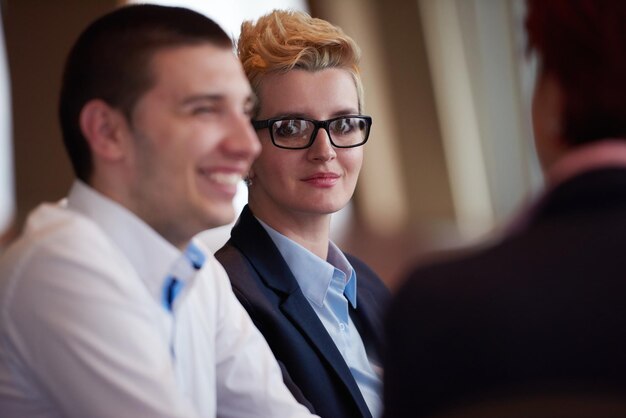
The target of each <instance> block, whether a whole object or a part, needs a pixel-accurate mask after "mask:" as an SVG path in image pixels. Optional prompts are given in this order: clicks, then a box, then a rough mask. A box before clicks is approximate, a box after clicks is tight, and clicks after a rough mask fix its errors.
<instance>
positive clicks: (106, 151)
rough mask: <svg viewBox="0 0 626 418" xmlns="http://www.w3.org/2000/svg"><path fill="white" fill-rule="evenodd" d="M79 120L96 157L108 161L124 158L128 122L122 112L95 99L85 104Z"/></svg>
mask: <svg viewBox="0 0 626 418" xmlns="http://www.w3.org/2000/svg"><path fill="white" fill-rule="evenodd" d="M79 122H80V129H81V131H82V133H83V136H84V137H85V139H86V140H87V143H88V144H89V147H90V148H91V152H92V154H93V155H94V157H98V158H101V159H104V160H108V161H117V160H119V159H121V158H123V156H124V152H125V149H126V147H125V134H126V132H127V123H126V118H125V117H124V115H123V114H122V112H120V111H119V110H117V109H114V108H112V107H111V106H109V105H108V104H107V103H106V102H104V101H103V100H100V99H93V100H90V101H88V102H87V103H86V104H85V105H84V106H83V108H82V110H81V112H80V118H79Z"/></svg>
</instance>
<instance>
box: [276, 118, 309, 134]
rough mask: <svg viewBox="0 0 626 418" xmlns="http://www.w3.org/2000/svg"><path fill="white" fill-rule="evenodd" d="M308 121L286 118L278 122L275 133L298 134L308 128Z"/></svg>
mask: <svg viewBox="0 0 626 418" xmlns="http://www.w3.org/2000/svg"><path fill="white" fill-rule="evenodd" d="M305 125H306V122H305V121H302V120H286V121H279V122H276V126H275V128H274V133H275V134H277V135H279V136H284V137H288V136H298V135H300V134H302V132H303V131H304V130H306V126H305Z"/></svg>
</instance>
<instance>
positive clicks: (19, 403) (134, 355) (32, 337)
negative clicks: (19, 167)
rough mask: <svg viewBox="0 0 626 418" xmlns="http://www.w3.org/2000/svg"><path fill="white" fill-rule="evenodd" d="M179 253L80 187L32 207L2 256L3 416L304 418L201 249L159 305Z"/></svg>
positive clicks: (223, 276)
mask: <svg viewBox="0 0 626 418" xmlns="http://www.w3.org/2000/svg"><path fill="white" fill-rule="evenodd" d="M196 245H198V246H201V244H199V243H196ZM182 257H183V254H182V252H181V251H179V250H178V249H177V248H175V247H174V246H172V245H171V244H170V243H169V242H167V241H166V240H164V239H163V238H162V237H161V236H160V235H158V234H157V233H156V232H155V231H154V230H152V229H151V228H150V227H148V226H147V225H146V224H145V223H144V222H142V221H141V220H140V219H139V218H137V217H136V216H135V215H133V214H132V213H131V212H129V211H128V210H126V209H125V208H123V207H121V206H119V205H117V204H116V203H115V202H113V201H111V200H109V199H107V198H106V197H104V196H102V195H100V194H98V193H97V192H96V191H95V190H93V189H91V188H90V187H88V186H86V185H85V184H83V183H81V182H78V181H77V182H76V183H75V184H74V186H73V187H72V190H71V192H70V194H69V197H68V199H67V201H65V202H62V203H60V204H56V205H53V204H44V205H42V206H40V207H39V208H37V209H36V210H35V211H34V213H33V214H31V216H30V217H29V220H28V222H27V225H26V229H25V231H24V234H23V236H22V237H21V238H20V239H19V240H18V241H17V242H16V243H15V244H14V245H13V246H11V247H10V248H9V249H8V250H7V251H6V252H5V253H4V254H3V256H2V258H1V259H0V416H2V417H81V418H82V417H116V418H117V417H133V418H136V417H154V418H156V417H200V416H202V417H214V416H220V417H238V418H244V417H281V418H282V417H306V416H310V413H309V412H308V411H307V410H306V408H304V407H303V406H302V405H300V404H298V403H297V402H296V401H295V399H294V398H293V396H292V395H291V394H290V393H289V391H288V390H287V389H286V387H285V386H284V384H283V382H282V376H281V372H280V369H279V367H278V365H277V363H276V360H275V359H274V357H273V355H272V354H271V351H270V349H269V347H268V346H267V343H266V342H265V340H264V339H263V337H262V336H261V334H260V333H259V331H258V330H257V329H256V328H255V327H254V325H253V323H252V321H251V320H250V318H249V317H248V315H247V313H246V312H245V310H244V309H243V308H242V307H241V305H240V304H239V302H238V301H237V299H236V298H235V296H234V294H233V293H232V290H231V287H230V283H229V281H228V277H227V276H226V273H225V272H224V270H223V268H222V267H221V265H220V264H219V263H218V262H217V261H216V260H215V258H214V257H213V256H212V255H210V253H208V252H207V253H206V261H205V263H204V265H203V267H202V268H200V269H199V270H198V271H194V272H193V273H192V275H191V276H190V277H188V278H187V279H186V280H185V285H184V287H183V288H182V291H181V293H180V294H179V295H178V296H177V298H176V299H175V303H174V305H173V309H172V310H171V311H170V310H169V309H167V307H165V306H164V305H163V286H164V285H165V284H166V282H167V280H168V278H169V277H171V274H173V273H172V271H173V270H176V269H177V268H179V267H180V263H181V258H182ZM177 266H178V267H177Z"/></svg>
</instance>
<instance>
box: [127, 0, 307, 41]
mask: <svg viewBox="0 0 626 418" xmlns="http://www.w3.org/2000/svg"><path fill="white" fill-rule="evenodd" d="M129 3H153V4H161V5H164V6H179V7H187V8H189V9H193V10H195V11H197V12H200V13H202V14H204V15H206V16H208V17H210V18H211V19H213V20H214V21H215V22H217V23H218V24H219V25H220V26H221V27H222V28H223V29H224V30H225V31H226V33H228V34H229V35H231V37H232V38H233V39H237V38H238V37H239V29H240V27H241V22H243V21H244V20H251V19H256V18H258V17H260V16H262V15H264V14H266V13H268V12H271V11H272V10H274V9H294V10H302V11H306V12H308V8H307V6H306V0H263V1H259V0H229V1H224V0H150V1H140V0H130V1H129Z"/></svg>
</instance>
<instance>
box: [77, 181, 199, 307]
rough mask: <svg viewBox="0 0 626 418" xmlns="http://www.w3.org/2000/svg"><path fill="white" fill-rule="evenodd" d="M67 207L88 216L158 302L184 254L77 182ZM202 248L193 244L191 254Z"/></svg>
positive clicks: (94, 191) (145, 225)
mask: <svg viewBox="0 0 626 418" xmlns="http://www.w3.org/2000/svg"><path fill="white" fill-rule="evenodd" d="M67 207H68V208H69V209H71V210H74V211H76V212H79V213H81V214H83V215H86V216H88V217H89V218H90V219H91V220H92V221H94V222H95V223H96V224H98V226H100V228H101V229H102V231H103V232H104V233H105V234H106V235H107V236H108V237H109V238H110V239H111V241H113V243H114V244H115V246H116V247H117V248H119V250H120V251H121V252H122V254H124V256H125V258H126V259H127V260H128V261H129V262H130V263H131V265H132V266H133V268H134V269H135V271H136V272H137V274H138V275H139V277H140V278H141V279H142V280H143V281H144V283H145V284H146V287H147V288H148V290H149V291H150V293H151V294H152V295H153V296H154V297H155V298H156V299H157V300H159V301H160V300H161V297H162V289H163V286H164V283H165V281H166V279H167V277H168V276H169V275H170V274H171V273H172V269H174V270H178V269H180V268H181V264H184V263H181V261H180V260H181V258H185V257H183V253H182V252H181V251H180V250H179V249H178V248H176V247H175V246H174V245H172V244H171V243H170V242H168V241H167V240H165V238H163V237H162V236H161V235H159V234H158V233H157V232H156V231H155V230H153V229H152V228H150V226H148V225H147V224H146V223H145V222H143V221H142V220H141V219H140V218H139V217H137V216H136V215H135V214H134V213H132V212H130V211H129V210H128V209H126V208H124V207H123V206H121V205H119V204H118V203H116V202H114V201H113V200H111V199H109V198H108V197H106V196H104V195H102V194H100V193H99V192H97V191H96V190H95V189H93V188H92V187H90V186H88V185H87V184H85V183H83V182H81V181H80V180H76V181H75V182H74V184H73V185H72V188H71V190H70V193H69V195H68V198H67ZM201 248H202V247H201V245H199V243H196V246H194V249H193V250H191V251H192V253H193V252H195V251H203V250H202V249H201ZM187 252H189V251H187ZM193 257H197V255H193Z"/></svg>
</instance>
